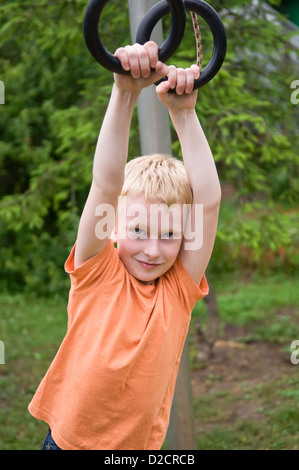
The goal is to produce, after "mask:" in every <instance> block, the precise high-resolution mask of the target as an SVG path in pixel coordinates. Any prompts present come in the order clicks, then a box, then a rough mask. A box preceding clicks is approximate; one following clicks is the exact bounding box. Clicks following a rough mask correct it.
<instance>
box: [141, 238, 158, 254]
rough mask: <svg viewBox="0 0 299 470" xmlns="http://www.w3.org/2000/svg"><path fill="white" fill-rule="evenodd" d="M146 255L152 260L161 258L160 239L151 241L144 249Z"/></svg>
mask: <svg viewBox="0 0 299 470" xmlns="http://www.w3.org/2000/svg"><path fill="white" fill-rule="evenodd" d="M144 253H145V254H146V255H147V256H148V257H149V258H151V259H153V258H158V256H160V244H159V239H149V240H148V241H147V244H146V247H145V248H144Z"/></svg>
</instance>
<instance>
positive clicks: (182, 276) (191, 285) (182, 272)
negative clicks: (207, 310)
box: [172, 257, 209, 310]
mask: <svg viewBox="0 0 299 470" xmlns="http://www.w3.org/2000/svg"><path fill="white" fill-rule="evenodd" d="M172 269H173V277H174V279H175V284H176V286H177V289H178V291H179V293H180V295H181V296H182V297H184V302H185V304H186V306H187V308H188V309H189V310H192V309H193V307H194V305H195V303H196V302H197V301H198V300H200V299H202V298H203V297H205V296H206V295H208V293H209V286H208V282H207V279H206V276H205V275H203V277H202V279H201V281H200V283H199V285H197V284H196V282H194V280H193V279H192V277H191V276H190V274H189V273H188V271H187V270H186V268H185V267H184V265H183V263H182V261H181V260H180V258H179V257H177V259H176V262H175V264H174V266H173V268H172Z"/></svg>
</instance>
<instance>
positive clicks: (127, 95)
mask: <svg viewBox="0 0 299 470" xmlns="http://www.w3.org/2000/svg"><path fill="white" fill-rule="evenodd" d="M112 94H114V95H116V96H117V98H118V99H119V100H121V101H122V102H123V104H132V105H134V106H135V104H136V102H137V99H138V97H139V95H140V91H139V90H125V89H123V88H119V87H118V86H117V85H116V84H115V83H114V85H113V88H112Z"/></svg>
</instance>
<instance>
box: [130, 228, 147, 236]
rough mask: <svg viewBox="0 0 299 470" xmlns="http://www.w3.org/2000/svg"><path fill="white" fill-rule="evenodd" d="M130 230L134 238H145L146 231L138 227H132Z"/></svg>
mask: <svg viewBox="0 0 299 470" xmlns="http://www.w3.org/2000/svg"><path fill="white" fill-rule="evenodd" d="M131 232H132V233H133V234H134V238H147V233H146V231H145V230H143V229H142V228H140V227H133V228H132V229H131Z"/></svg>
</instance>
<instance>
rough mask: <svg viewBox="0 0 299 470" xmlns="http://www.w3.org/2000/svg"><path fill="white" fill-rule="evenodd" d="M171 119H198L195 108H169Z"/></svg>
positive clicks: (181, 120)
mask: <svg viewBox="0 0 299 470" xmlns="http://www.w3.org/2000/svg"><path fill="white" fill-rule="evenodd" d="M169 115H170V117H171V120H172V121H173V122H174V121H178V122H182V123H183V122H186V121H188V120H191V119H194V118H196V119H197V114H196V111H195V108H191V109H169Z"/></svg>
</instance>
